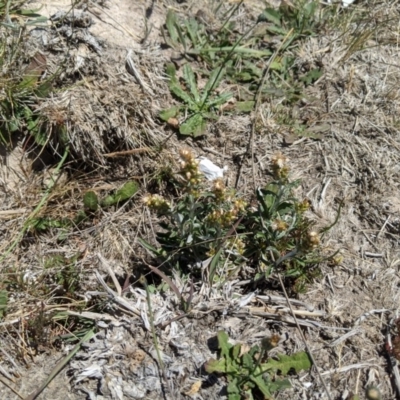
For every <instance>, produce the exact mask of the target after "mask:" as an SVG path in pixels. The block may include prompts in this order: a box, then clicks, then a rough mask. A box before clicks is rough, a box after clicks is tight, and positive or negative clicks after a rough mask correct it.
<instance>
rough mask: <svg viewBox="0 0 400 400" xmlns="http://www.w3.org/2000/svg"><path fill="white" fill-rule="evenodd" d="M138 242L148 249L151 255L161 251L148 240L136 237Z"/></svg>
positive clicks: (156, 254)
mask: <svg viewBox="0 0 400 400" xmlns="http://www.w3.org/2000/svg"><path fill="white" fill-rule="evenodd" d="M137 240H138V242H139V244H141V245H142V246H143V247H144V248H145V249H146V250H148V251H149V252H150V253H151V254H152V255H155V256H159V255H160V253H161V252H162V250H161V249H157V247H154V246H152V245H151V244H150V243H149V242H147V241H146V240H144V239H141V238H137Z"/></svg>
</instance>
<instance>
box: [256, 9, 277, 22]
mask: <svg viewBox="0 0 400 400" xmlns="http://www.w3.org/2000/svg"><path fill="white" fill-rule="evenodd" d="M281 17H282V15H281V13H280V12H279V11H277V10H275V9H273V8H271V7H267V8H266V9H265V10H264V11H263V12H262V13H261V14H260V15H259V16H258V19H257V22H272V23H273V24H275V25H276V26H280V25H281Z"/></svg>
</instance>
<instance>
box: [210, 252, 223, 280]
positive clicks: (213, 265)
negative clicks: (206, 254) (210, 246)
mask: <svg viewBox="0 0 400 400" xmlns="http://www.w3.org/2000/svg"><path fill="white" fill-rule="evenodd" d="M222 250H223V248H222V247H221V248H220V249H219V250H218V251H217V253H216V254H215V255H214V257H213V259H212V260H211V263H210V272H209V274H210V285H212V284H213V282H214V275H215V271H216V270H217V266H218V263H219V259H220V258H221V254H222Z"/></svg>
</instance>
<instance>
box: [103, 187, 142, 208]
mask: <svg viewBox="0 0 400 400" xmlns="http://www.w3.org/2000/svg"><path fill="white" fill-rule="evenodd" d="M138 190H139V184H138V183H137V182H135V181H129V182H126V183H125V184H124V185H123V186H122V188H121V189H119V190H117V191H116V193H115V194H114V195H110V196H107V197H106V198H105V199H104V200H103V201H102V202H101V206H102V207H109V206H112V205H114V204H117V203H119V202H121V201H125V200H128V199H129V198H131V197H132V196H133V195H134V194H135V193H136V192H137V191H138Z"/></svg>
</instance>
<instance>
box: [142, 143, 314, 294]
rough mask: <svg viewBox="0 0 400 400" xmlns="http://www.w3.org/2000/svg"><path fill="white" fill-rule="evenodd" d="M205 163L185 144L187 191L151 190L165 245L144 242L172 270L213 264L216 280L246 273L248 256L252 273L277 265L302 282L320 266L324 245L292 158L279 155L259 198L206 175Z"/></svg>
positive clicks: (183, 187)
mask: <svg viewBox="0 0 400 400" xmlns="http://www.w3.org/2000/svg"><path fill="white" fill-rule="evenodd" d="M198 164H199V161H198V160H197V159H196V158H195V156H194V155H193V153H191V152H190V151H187V150H183V151H182V152H181V162H180V169H179V171H177V175H176V181H177V182H178V184H179V185H180V186H179V187H180V196H179V197H178V198H177V199H175V200H174V201H167V200H166V199H164V198H163V197H161V196H160V195H148V196H146V197H145V198H144V203H145V205H146V206H148V207H149V208H150V209H152V210H154V211H156V212H157V213H158V214H159V215H160V217H161V220H160V228H161V229H160V230H159V231H158V232H157V242H158V244H159V247H155V246H152V245H150V244H149V243H147V242H146V241H144V240H142V241H141V243H142V244H143V245H144V246H145V247H146V248H147V249H149V250H150V251H151V252H152V254H154V255H155V256H156V257H157V258H158V260H159V263H160V265H162V266H163V268H164V269H166V270H167V271H170V270H171V269H174V270H176V271H180V272H182V273H184V274H188V273H192V274H196V272H198V271H200V270H202V271H203V272H204V268H206V270H207V276H208V277H209V279H210V282H211V283H212V282H215V281H216V280H218V281H220V280H223V281H225V280H226V279H228V278H230V277H232V276H237V275H238V274H242V275H243V272H241V268H240V267H241V265H243V263H244V262H246V264H247V265H251V266H252V267H253V269H252V271H253V275H252V276H251V277H250V278H252V279H256V280H258V279H260V278H268V277H269V276H271V274H273V273H274V272H276V271H278V272H281V273H283V274H284V275H285V276H286V277H290V278H291V279H292V281H293V282H294V283H295V285H296V288H297V289H298V290H300V289H301V287H302V284H303V283H304V282H306V281H307V280H309V279H310V278H311V277H312V276H313V275H314V274H315V271H316V268H315V265H316V264H317V263H318V261H319V260H320V259H321V246H320V238H319V234H318V233H317V232H316V231H313V230H312V223H311V221H310V220H309V219H308V218H307V217H306V215H305V212H306V211H307V209H308V206H309V204H308V201H307V200H302V201H299V200H297V199H296V198H295V197H294V195H293V189H294V188H295V187H296V186H297V185H298V183H299V182H290V181H289V178H288V175H289V168H288V165H287V162H286V158H285V157H284V156H283V155H281V154H278V155H277V156H276V157H274V158H273V160H272V163H271V173H272V175H273V180H272V181H271V182H270V183H269V184H267V185H266V186H265V187H263V188H259V189H258V190H257V193H256V202H255V205H249V204H248V203H247V202H246V201H245V199H244V198H243V197H242V196H240V195H239V194H238V193H236V192H235V190H234V189H232V188H229V187H226V186H225V184H224V182H223V180H222V179H215V180H213V181H211V182H209V181H206V180H205V178H204V176H203V175H202V173H201V172H200V171H199V168H198ZM222 267H223V268H222ZM247 278H249V277H248V276H247Z"/></svg>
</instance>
